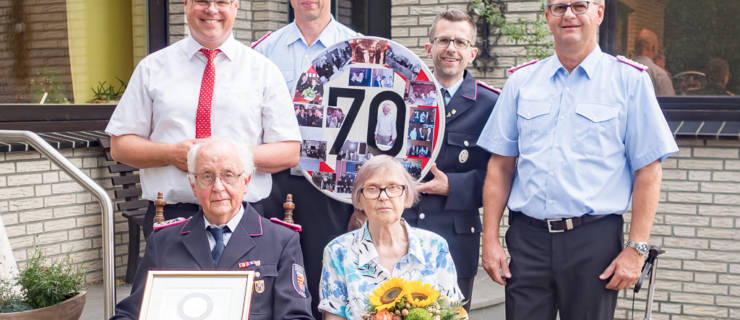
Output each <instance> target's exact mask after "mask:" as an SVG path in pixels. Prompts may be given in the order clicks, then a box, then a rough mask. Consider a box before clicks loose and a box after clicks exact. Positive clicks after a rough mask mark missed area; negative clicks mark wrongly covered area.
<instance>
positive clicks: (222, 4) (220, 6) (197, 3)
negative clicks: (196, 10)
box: [193, 0, 234, 8]
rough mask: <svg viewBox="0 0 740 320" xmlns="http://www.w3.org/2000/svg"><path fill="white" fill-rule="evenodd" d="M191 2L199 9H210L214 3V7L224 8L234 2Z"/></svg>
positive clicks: (229, 0) (200, 0)
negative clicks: (199, 7)
mask: <svg viewBox="0 0 740 320" xmlns="http://www.w3.org/2000/svg"><path fill="white" fill-rule="evenodd" d="M193 2H195V4H196V5H198V6H201V7H210V6H211V3H215V4H216V7H219V8H226V7H228V6H229V5H231V3H232V2H234V0H193Z"/></svg>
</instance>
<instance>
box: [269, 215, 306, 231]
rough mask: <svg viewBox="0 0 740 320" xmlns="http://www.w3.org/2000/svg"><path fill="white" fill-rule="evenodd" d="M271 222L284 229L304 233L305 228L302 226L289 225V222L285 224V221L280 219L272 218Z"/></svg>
mask: <svg viewBox="0 0 740 320" xmlns="http://www.w3.org/2000/svg"><path fill="white" fill-rule="evenodd" d="M270 221H272V222H273V223H275V224H279V225H281V226H283V227H288V228H289V229H290V230H293V231H295V232H301V231H303V227H301V225H300V224H295V223H287V222H285V221H283V220H280V219H278V218H270Z"/></svg>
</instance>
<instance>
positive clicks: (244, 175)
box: [112, 139, 313, 319]
mask: <svg viewBox="0 0 740 320" xmlns="http://www.w3.org/2000/svg"><path fill="white" fill-rule="evenodd" d="M187 160H188V178H189V180H190V186H191V188H192V189H193V193H194V194H195V196H196V198H197V199H198V202H199V203H200V206H201V210H200V211H198V213H196V214H195V215H194V216H192V217H190V218H188V219H187V220H182V221H178V222H172V223H170V224H168V225H160V226H155V227H154V228H155V231H156V232H154V233H153V234H152V235H151V236H150V237H149V239H148V241H147V248H146V254H145V255H144V259H143V260H142V261H141V264H140V265H139V269H138V270H137V272H136V279H135V280H134V284H133V287H132V288H131V296H129V297H128V298H126V299H124V300H123V301H121V302H120V303H118V305H116V315H115V316H113V318H112V319H138V317H139V308H140V307H141V302H142V301H141V299H142V295H143V293H144V287H145V285H146V278H147V272H148V271H149V270H254V271H256V272H257V275H256V278H255V284H254V290H253V293H252V301H251V305H250V314H249V318H250V319H313V316H312V315H311V309H310V308H311V296H310V294H309V293H308V290H307V288H306V283H305V272H304V270H303V255H302V254H301V247H300V242H299V236H298V233H296V232H294V231H291V230H290V229H288V228H285V227H283V226H280V225H276V224H274V223H272V222H270V221H269V220H267V219H265V218H263V217H261V216H260V215H259V213H257V211H256V210H255V209H254V208H252V207H251V206H250V205H249V204H247V203H246V202H245V203H242V198H243V196H244V194H245V193H246V191H247V184H248V183H249V180H250V179H251V175H252V172H253V171H254V164H253V162H252V155H251V152H250V151H249V150H248V149H246V148H241V149H240V148H238V147H237V145H236V144H234V143H233V142H230V141H227V140H222V139H208V140H204V141H202V142H200V143H199V144H196V145H195V146H193V147H192V148H191V149H190V151H189V152H188V157H187Z"/></svg>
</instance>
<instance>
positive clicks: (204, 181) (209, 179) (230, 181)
mask: <svg viewBox="0 0 740 320" xmlns="http://www.w3.org/2000/svg"><path fill="white" fill-rule="evenodd" d="M193 176H195V181H196V182H197V183H198V185H200V186H201V187H203V188H208V187H210V186H213V184H214V183H216V179H221V183H224V184H227V185H230V186H233V185H235V184H236V183H237V182H239V177H241V176H242V173H239V174H236V173H233V172H231V171H227V172H223V173H221V174H215V173H210V172H206V173H203V174H194V175H193Z"/></svg>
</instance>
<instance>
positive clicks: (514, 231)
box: [505, 215, 624, 320]
mask: <svg viewBox="0 0 740 320" xmlns="http://www.w3.org/2000/svg"><path fill="white" fill-rule="evenodd" d="M509 223H510V226H509V230H508V231H507V232H506V245H507V247H508V251H509V254H510V255H511V263H510V264H509V268H510V270H511V275H512V278H511V279H509V280H508V281H507V285H506V289H505V291H506V319H507V320H513V319H517V320H518V319H528V320H529V319H555V316H556V314H557V313H558V312H559V313H560V319H563V320H572V319H584V320H586V319H588V320H594V319H613V318H614V309H615V307H616V304H617V293H618V292H617V291H614V290H608V289H606V288H605V286H606V284H607V283H608V282H609V280H610V279H607V280H600V279H599V275H600V274H601V272H602V271H603V270H604V269H606V267H607V266H608V265H609V264H610V263H611V261H612V260H613V259H614V258H616V257H617V255H618V254H619V252H620V251H621V250H622V244H623V240H624V235H623V233H622V225H623V219H622V216H621V215H610V216H607V217H604V218H601V219H599V220H596V221H593V222H591V223H588V224H586V225H583V226H580V227H578V228H575V229H573V230H570V231H566V232H562V233H548V232H547V230H546V229H544V228H539V227H537V226H534V225H531V224H529V223H527V222H526V221H524V220H522V218H519V219H517V216H516V215H512V217H511V219H510V221H509Z"/></svg>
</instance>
